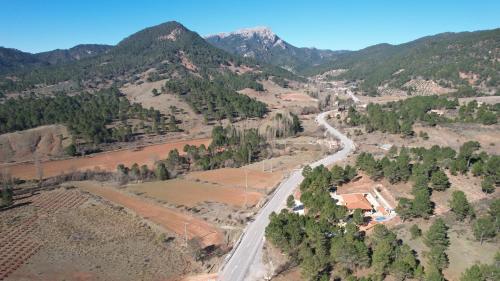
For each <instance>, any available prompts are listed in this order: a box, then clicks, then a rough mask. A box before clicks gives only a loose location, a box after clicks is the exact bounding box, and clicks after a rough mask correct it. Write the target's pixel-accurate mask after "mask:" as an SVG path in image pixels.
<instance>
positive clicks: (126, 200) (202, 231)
mask: <svg viewBox="0 0 500 281" xmlns="http://www.w3.org/2000/svg"><path fill="white" fill-rule="evenodd" d="M73 185H75V186H77V187H79V188H81V189H82V190H84V191H87V192H90V193H92V194H94V195H97V196H99V197H102V198H104V199H106V200H109V201H110V202H112V203H115V204H117V205H119V206H123V207H125V208H127V209H128V210H131V211H132V212H134V213H136V214H137V215H139V216H141V217H143V218H146V219H148V220H150V221H152V222H154V223H156V224H158V225H159V226H161V227H164V228H165V229H167V230H169V231H171V232H175V233H176V234H178V235H179V236H180V237H184V235H187V237H188V239H193V238H197V239H200V242H201V244H202V245H204V246H210V245H219V244H221V243H222V238H223V237H222V233H221V232H220V231H219V229H217V228H216V227H214V226H213V225H211V224H209V223H207V222H205V221H203V220H201V219H197V218H195V217H193V216H191V215H187V214H183V213H181V212H179V211H175V210H172V209H169V208H166V207H163V206H160V205H158V204H155V203H153V202H148V201H147V200H143V199H140V198H138V197H136V196H132V195H128V194H125V193H122V192H120V191H118V190H116V189H113V188H110V187H107V186H104V185H101V184H99V183H96V182H75V183H73Z"/></svg>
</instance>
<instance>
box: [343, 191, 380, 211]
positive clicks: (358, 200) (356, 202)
mask: <svg viewBox="0 0 500 281" xmlns="http://www.w3.org/2000/svg"><path fill="white" fill-rule="evenodd" d="M341 196H342V199H343V200H344V203H345V206H346V207H347V209H349V210H353V209H361V210H371V209H373V207H372V205H371V204H370V202H369V201H368V200H367V199H366V198H365V196H364V195H363V194H361V193H354V194H342V195H341Z"/></svg>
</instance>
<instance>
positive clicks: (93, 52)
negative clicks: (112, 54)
mask: <svg viewBox="0 0 500 281" xmlns="http://www.w3.org/2000/svg"><path fill="white" fill-rule="evenodd" d="M112 47H113V46H110V45H101V44H81V45H77V46H75V47H73V48H70V49H57V50H52V51H48V52H42V53H37V54H35V57H36V58H38V59H39V60H41V61H44V62H47V63H49V64H58V63H66V62H69V61H75V60H81V59H84V58H89V57H93V56H97V55H99V54H102V53H104V52H107V51H108V50H109V49H111V48H112Z"/></svg>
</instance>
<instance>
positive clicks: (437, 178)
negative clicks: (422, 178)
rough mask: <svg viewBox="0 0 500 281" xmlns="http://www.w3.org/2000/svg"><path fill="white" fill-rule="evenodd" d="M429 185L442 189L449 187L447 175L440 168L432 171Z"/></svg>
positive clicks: (435, 188)
mask: <svg viewBox="0 0 500 281" xmlns="http://www.w3.org/2000/svg"><path fill="white" fill-rule="evenodd" d="M431 186H432V188H433V189H434V190H437V191H444V190H445V189H447V188H448V187H450V182H449V180H448V176H447V175H446V174H445V173H444V172H443V171H441V170H437V171H435V172H434V173H432V177H431Z"/></svg>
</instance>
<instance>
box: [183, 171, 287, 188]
mask: <svg viewBox="0 0 500 281" xmlns="http://www.w3.org/2000/svg"><path fill="white" fill-rule="evenodd" d="M246 173H248V189H249V190H260V191H270V190H271V189H272V188H274V186H275V185H276V184H278V183H279V182H280V180H281V178H282V176H283V174H282V173H280V172H273V173H271V172H262V171H257V170H254V169H244V168H222V169H217V170H210V171H199V172H192V173H189V174H188V175H186V179H190V180H195V181H196V180H198V181H202V182H208V183H215V184H220V185H224V186H230V187H233V188H238V189H242V190H244V188H245V185H246V180H245V174H246Z"/></svg>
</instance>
